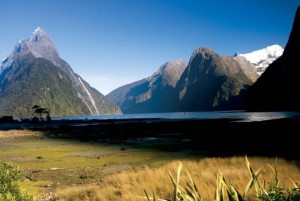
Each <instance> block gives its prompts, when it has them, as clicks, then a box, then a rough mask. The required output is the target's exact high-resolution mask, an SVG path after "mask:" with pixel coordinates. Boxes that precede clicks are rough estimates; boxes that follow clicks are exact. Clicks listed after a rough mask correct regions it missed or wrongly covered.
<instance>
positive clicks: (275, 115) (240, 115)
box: [52, 111, 300, 122]
mask: <svg viewBox="0 0 300 201" xmlns="http://www.w3.org/2000/svg"><path fill="white" fill-rule="evenodd" d="M293 117H300V112H235V111H233V112H219V111H215V112H174V113H147V114H123V115H89V116H64V117H53V118H52V119H53V120H63V119H68V120H84V119H88V120H90V119H103V120H104V119H105V120H108V119H143V118H161V119H224V118H227V119H240V120H239V121H243V122H251V121H264V120H272V119H282V118H293Z"/></svg>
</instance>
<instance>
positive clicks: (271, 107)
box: [242, 7, 300, 111]
mask: <svg viewBox="0 0 300 201" xmlns="http://www.w3.org/2000/svg"><path fill="white" fill-rule="evenodd" d="M299 52H300V7H298V9H297V12H296V15H295V20H294V24H293V27H292V31H291V33H290V37H289V40H288V42H287V44H286V47H285V49H284V52H283V54H282V56H281V57H279V58H278V59H277V60H275V61H274V62H273V63H272V64H271V65H270V66H269V67H268V68H267V70H266V71H265V72H264V73H263V74H262V75H261V77H260V78H259V79H258V80H257V82H256V83H255V84H254V85H253V86H252V87H251V89H250V90H249V93H248V94H247V96H246V98H245V100H244V101H243V104H242V108H243V109H246V110H250V111H276V110H300V97H299V95H298V93H297V92H298V91H299V87H300V85H299V81H298V80H299V75H300V68H299V67H300V60H299V56H298V55H299Z"/></svg>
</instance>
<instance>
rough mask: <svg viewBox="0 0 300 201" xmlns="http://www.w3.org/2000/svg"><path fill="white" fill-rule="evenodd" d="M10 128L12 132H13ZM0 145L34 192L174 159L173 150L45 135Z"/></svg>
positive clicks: (24, 184)
mask: <svg viewBox="0 0 300 201" xmlns="http://www.w3.org/2000/svg"><path fill="white" fill-rule="evenodd" d="M9 132H10V133H9V135H12V134H13V133H14V132H13V133H11V131H9ZM16 132H17V131H16ZM24 132H25V131H24ZM26 132H27V133H28V132H29V131H26ZM18 134H19V135H21V134H22V132H21V131H18ZM0 145H1V147H3V149H1V150H0V162H6V161H9V162H11V163H13V165H14V166H15V167H19V169H20V170H21V172H22V175H23V180H25V181H23V182H21V185H22V187H25V188H28V189H29V191H30V192H32V194H33V195H35V196H37V195H39V194H41V193H43V192H46V193H47V192H55V190H56V189H58V188H59V189H61V188H65V187H69V186H77V185H88V184H93V183H97V182H99V181H100V180H101V179H102V178H103V176H105V175H109V174H113V173H117V172H120V171H131V170H137V169H141V168H144V167H148V166H151V167H158V166H161V165H162V164H165V163H168V162H170V161H172V160H173V159H174V156H173V155H172V154H170V152H161V151H158V150H155V149H150V148H149V149H148V148H143V147H142V146H141V145H139V146H137V147H136V148H134V147H132V146H126V145H108V144H106V145H105V144H100V143H92V142H79V141H75V140H64V139H50V138H45V137H43V136H37V137H33V136H28V137H27V138H26V137H18V138H3V139H1V142H0ZM122 148H123V149H122ZM124 148H125V149H124ZM176 157H178V158H186V159H191V158H193V157H195V156H191V155H190V154H189V153H184V152H182V153H178V155H177V156H176ZM196 157H198V156H196ZM30 180H32V181H30Z"/></svg>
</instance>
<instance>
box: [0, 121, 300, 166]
mask: <svg viewBox="0 0 300 201" xmlns="http://www.w3.org/2000/svg"><path fill="white" fill-rule="evenodd" d="M241 120H242V119H238V118H226V119H161V118H143V119H142V118H139V119H105V120H53V121H52V122H51V123H48V122H39V123H31V122H13V123H0V130H11V129H15V130H32V131H40V132H44V133H45V135H46V136H48V137H53V138H67V139H78V140H80V141H101V142H109V143H116V144H118V143H121V142H123V143H124V142H126V141H128V140H131V141H132V140H139V139H147V138H149V139H151V138H156V139H159V140H162V141H166V140H168V139H173V140H177V141H180V142H181V143H179V144H177V145H178V146H180V147H182V148H190V149H192V150H196V151H205V152H208V153H210V155H211V156H231V155H262V156H278V157H284V158H286V159H296V160H299V159H300V153H299V152H300V151H299V149H298V148H297V147H298V144H297V140H296V137H295V136H296V135H297V133H299V131H300V117H293V118H282V119H273V120H267V121H254V122H243V121H241ZM275 131H276V133H278V132H279V133H281V135H280V136H279V137H278V135H275V134H274V132H275ZM177 145H176V146H177ZM169 146H172V145H171V144H170V145H169Z"/></svg>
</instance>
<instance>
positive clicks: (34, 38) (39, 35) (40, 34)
mask: <svg viewBox="0 0 300 201" xmlns="http://www.w3.org/2000/svg"><path fill="white" fill-rule="evenodd" d="M41 40H51V39H50V36H49V34H48V33H47V32H46V31H45V30H44V29H42V28H41V27H37V28H36V29H35V30H34V31H33V32H32V33H31V35H30V36H29V38H28V39H27V41H31V42H38V41H41Z"/></svg>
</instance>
